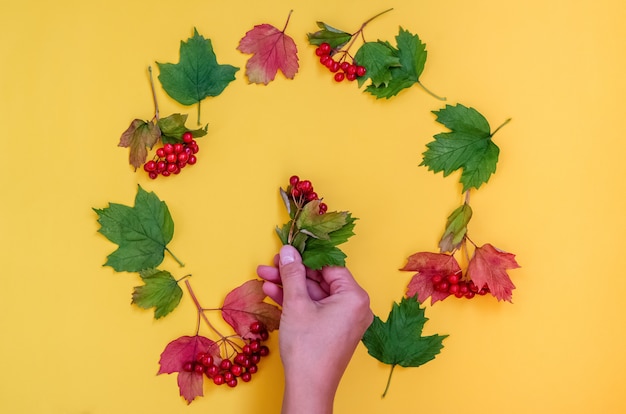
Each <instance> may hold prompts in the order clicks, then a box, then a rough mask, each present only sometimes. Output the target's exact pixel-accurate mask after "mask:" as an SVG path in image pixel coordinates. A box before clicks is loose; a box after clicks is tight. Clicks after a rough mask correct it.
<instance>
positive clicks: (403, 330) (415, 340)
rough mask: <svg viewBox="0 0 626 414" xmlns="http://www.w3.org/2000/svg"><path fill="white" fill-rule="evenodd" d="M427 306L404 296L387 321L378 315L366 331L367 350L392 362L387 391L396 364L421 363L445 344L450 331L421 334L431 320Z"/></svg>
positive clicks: (433, 355) (389, 363) (395, 304)
mask: <svg viewBox="0 0 626 414" xmlns="http://www.w3.org/2000/svg"><path fill="white" fill-rule="evenodd" d="M424 315H425V312H424V309H422V308H421V307H420V302H419V301H418V300H416V298H414V297H412V298H402V300H401V301H400V303H399V304H398V303H395V302H394V304H393V306H392V308H391V312H390V313H389V316H388V318H387V321H386V322H383V321H382V320H381V319H380V318H379V317H378V316H374V321H373V322H372V324H371V325H370V326H369V328H367V331H365V334H364V335H363V339H362V341H363V344H364V345H365V347H366V348H367V352H368V353H369V354H370V355H371V356H373V357H374V358H376V359H377V360H379V361H380V362H382V363H384V364H388V365H391V372H390V373H389V380H388V381H387V387H386V388H385V392H384V393H383V397H384V396H385V395H386V394H387V391H388V389H389V383H390V380H391V375H392V374H393V370H394V368H395V366H396V365H400V366H401V367H418V366H420V365H423V364H425V363H427V362H429V361H431V360H433V359H435V356H436V355H437V354H439V352H440V351H441V349H442V348H443V343H442V341H443V340H444V338H446V337H447V336H448V335H430V336H422V330H423V328H424V324H425V323H426V321H428V318H426V317H425V316H424Z"/></svg>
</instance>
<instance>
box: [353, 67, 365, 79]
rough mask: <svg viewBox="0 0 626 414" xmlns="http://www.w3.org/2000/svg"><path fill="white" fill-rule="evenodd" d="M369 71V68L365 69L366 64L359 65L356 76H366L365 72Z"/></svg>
mask: <svg viewBox="0 0 626 414" xmlns="http://www.w3.org/2000/svg"><path fill="white" fill-rule="evenodd" d="M366 73H367V69H365V66H360V65H359V66H357V67H356V76H358V77H359V78H360V77H361V76H365V74H366Z"/></svg>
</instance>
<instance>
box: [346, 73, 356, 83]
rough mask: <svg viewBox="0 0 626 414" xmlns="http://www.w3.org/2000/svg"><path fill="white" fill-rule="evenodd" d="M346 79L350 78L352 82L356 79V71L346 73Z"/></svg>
mask: <svg viewBox="0 0 626 414" xmlns="http://www.w3.org/2000/svg"><path fill="white" fill-rule="evenodd" d="M346 79H348V80H349V81H350V82H352V81H353V80H355V79H356V73H348V74H346Z"/></svg>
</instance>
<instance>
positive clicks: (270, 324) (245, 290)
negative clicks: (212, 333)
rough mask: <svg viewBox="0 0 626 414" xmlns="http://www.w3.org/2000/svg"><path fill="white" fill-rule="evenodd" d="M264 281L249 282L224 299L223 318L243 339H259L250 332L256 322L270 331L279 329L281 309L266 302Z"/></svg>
mask: <svg viewBox="0 0 626 414" xmlns="http://www.w3.org/2000/svg"><path fill="white" fill-rule="evenodd" d="M266 297H267V296H266V295H265V293H264V292H263V281H261V280H249V281H247V282H245V283H244V284H242V285H241V286H239V287H236V288H235V289H233V290H232V291H230V292H229V293H228V294H227V295H226V297H225V298H224V304H223V305H222V317H223V318H224V320H225V321H226V322H227V323H228V324H229V325H230V326H232V327H233V329H234V330H235V332H237V334H239V335H240V336H241V337H242V338H257V337H259V335H258V334H255V333H252V332H251V331H250V325H251V324H252V322H254V321H259V322H261V323H262V324H263V325H264V326H265V328H266V329H267V330H268V331H270V332H271V331H273V330H275V329H278V325H279V323H280V314H281V311H280V309H279V308H278V307H277V306H275V305H272V304H269V303H267V302H265V301H264V300H265V298H266Z"/></svg>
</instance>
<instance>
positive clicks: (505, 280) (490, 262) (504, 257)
mask: <svg viewBox="0 0 626 414" xmlns="http://www.w3.org/2000/svg"><path fill="white" fill-rule="evenodd" d="M518 267H520V266H519V264H517V262H516V261H515V255H513V254H511V253H506V252H503V251H500V250H498V249H496V248H495V247H493V246H492V245H491V244H485V245H483V246H482V247H478V248H476V250H475V251H474V256H473V257H472V259H471V260H470V262H469V265H468V268H467V273H468V275H469V277H470V278H471V279H472V280H473V281H474V283H475V284H476V286H484V285H485V284H486V285H487V286H488V287H489V291H490V292H491V294H492V295H493V296H495V297H496V298H498V300H501V299H502V300H507V301H509V302H511V296H512V292H513V289H515V285H514V284H513V282H512V281H511V279H510V278H509V275H508V274H507V273H506V270H507V269H516V268H518Z"/></svg>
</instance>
